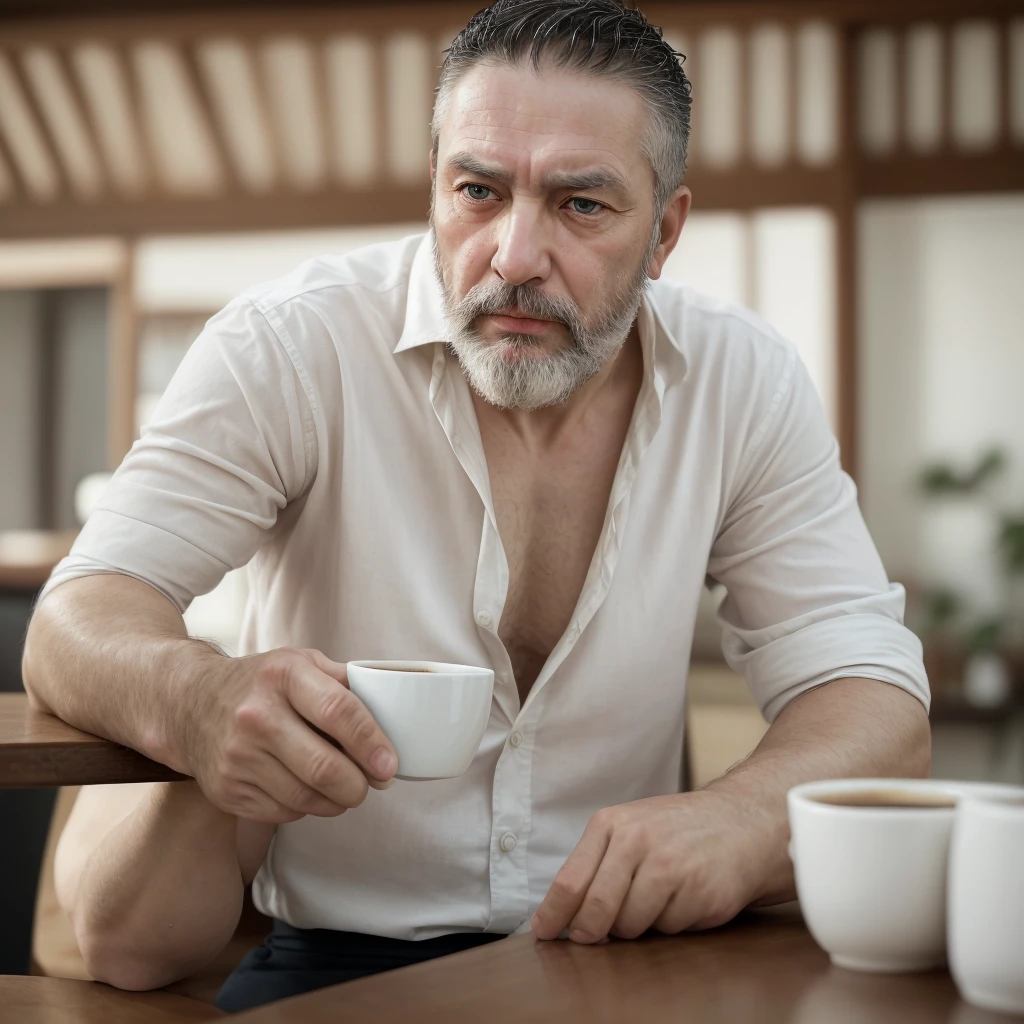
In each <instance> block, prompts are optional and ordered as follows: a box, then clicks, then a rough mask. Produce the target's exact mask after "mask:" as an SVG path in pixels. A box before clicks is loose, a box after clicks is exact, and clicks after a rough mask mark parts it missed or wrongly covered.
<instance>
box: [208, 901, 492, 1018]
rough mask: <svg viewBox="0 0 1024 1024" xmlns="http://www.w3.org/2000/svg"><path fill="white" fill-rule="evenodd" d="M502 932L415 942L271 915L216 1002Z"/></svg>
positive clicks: (285, 991)
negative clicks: (262, 936)
mask: <svg viewBox="0 0 1024 1024" xmlns="http://www.w3.org/2000/svg"><path fill="white" fill-rule="evenodd" d="M504 937H505V936H504V935H484V934H481V933H479V932H463V933H458V934H455V935H440V936H438V937H437V938H436V939H421V940H419V941H415V942H413V941H409V940H406V939H387V938H382V937H381V936H379V935H359V934H357V933H355V932H335V931H331V930H329V929H327V928H293V927H292V926H291V925H290V924H285V923H284V921H277V920H275V921H274V928H273V931H271V933H270V934H269V935H268V936H267V938H266V941H265V942H264V943H263V945H262V946H259V947H257V948H256V949H253V950H250V951H249V952H248V953H247V954H246V956H245V959H244V960H243V961H242V962H241V963H240V964H239V965H238V967H236V968H235V970H234V971H233V972H232V973H231V975H230V976H229V977H228V979H227V981H225V982H224V985H223V986H222V987H221V990H220V992H219V993H218V994H217V1000H216V1005H217V1007H218V1008H219V1009H221V1010H225V1011H227V1012H228V1013H237V1012H238V1011H240V1010H248V1009H251V1008H252V1007H254V1006H262V1005H263V1004H264V1003H272V1002H274V1000H276V999H285V998H287V997H288V996H296V995H299V994H300V993H302V992H312V991H313V990H314V989H318V988H325V987H326V986H328V985H337V984H339V983H340V982H343V981H354V980H355V979H356V978H365V977H366V976H367V975H370V974H379V973H381V972H382V971H392V970H394V969H395V968H396V967H407V966H408V965H409V964H418V963H422V962H423V961H424V960H433V959H434V958H435V957H438V956H446V955H447V954H448V953H458V952H460V951H462V950H464V949H472V948H473V947H475V946H483V945H486V944H487V943H488V942H494V941H495V940H496V939H503V938H504Z"/></svg>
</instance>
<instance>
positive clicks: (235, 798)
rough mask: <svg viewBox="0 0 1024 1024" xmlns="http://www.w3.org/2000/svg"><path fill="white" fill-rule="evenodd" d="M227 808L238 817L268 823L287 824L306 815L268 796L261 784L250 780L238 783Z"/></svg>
mask: <svg viewBox="0 0 1024 1024" xmlns="http://www.w3.org/2000/svg"><path fill="white" fill-rule="evenodd" d="M233 790H234V792H233V794H232V797H231V799H230V800H229V801H228V804H229V806H228V807H226V808H225V809H226V810H227V811H228V812H229V813H230V814H233V815H235V817H236V818H244V819H245V820H246V821H262V822H266V823H267V824H274V825H286V824H289V823H290V822H293V821H298V820H299V819H300V818H303V817H305V815H303V814H302V813H301V812H300V811H295V810H292V809H291V808H289V807H285V806H284V804H280V803H278V802H277V801H276V800H274V799H273V798H272V797H270V796H268V795H267V794H266V793H265V792H264V791H263V790H262V789H260V787H259V786H254V785H252V783H249V782H242V783H238V784H237V786H235V787H233Z"/></svg>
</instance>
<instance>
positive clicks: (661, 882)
mask: <svg viewBox="0 0 1024 1024" xmlns="http://www.w3.org/2000/svg"><path fill="white" fill-rule="evenodd" d="M676 888H677V884H676V880H675V879H674V878H673V877H672V876H671V875H669V874H668V873H667V872H662V871H660V870H656V869H653V868H652V867H651V865H650V862H649V861H644V862H643V863H642V864H641V865H640V866H639V868H637V872H636V875H635V877H634V878H633V884H632V885H631V886H630V887H629V892H628V893H627V894H626V898H625V899H624V900H623V901H622V906H621V907H620V908H619V913H618V915H617V916H616V918H615V923H614V924H613V925H612V929H611V931H612V934H613V935H617V936H618V937H619V938H621V939H635V938H637V936H639V935H643V933H644V932H645V931H647V929H648V928H650V927H651V925H653V924H654V922H655V921H656V920H657V919H658V918H659V917H660V916H661V914H662V913H664V910H665V908H666V907H667V906H668V903H669V900H671V899H672V897H673V896H674V895H675V892H676Z"/></svg>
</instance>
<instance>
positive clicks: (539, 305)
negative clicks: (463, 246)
mask: <svg viewBox="0 0 1024 1024" xmlns="http://www.w3.org/2000/svg"><path fill="white" fill-rule="evenodd" d="M457 314H458V319H459V320H460V321H461V322H462V323H464V324H467V325H468V324H470V323H472V322H473V321H474V320H475V319H476V318H477V317H479V316H489V315H506V316H507V315H513V316H523V317H529V318H531V319H534V320H554V321H556V322H557V323H561V324H565V325H566V326H569V327H571V326H573V325H575V324H578V323H579V322H580V310H579V307H578V306H577V305H576V303H574V302H573V301H572V300H571V299H564V298H560V297H559V296H557V295H548V294H547V293H546V292H542V291H541V290H540V289H539V288H537V287H535V286H534V285H529V284H519V285H511V284H508V283H507V282H504V281H501V282H498V283H496V284H492V285H477V286H476V287H474V288H471V289H470V290H469V292H467V293H466V296H465V298H463V299H462V301H461V302H459V304H458V307H457Z"/></svg>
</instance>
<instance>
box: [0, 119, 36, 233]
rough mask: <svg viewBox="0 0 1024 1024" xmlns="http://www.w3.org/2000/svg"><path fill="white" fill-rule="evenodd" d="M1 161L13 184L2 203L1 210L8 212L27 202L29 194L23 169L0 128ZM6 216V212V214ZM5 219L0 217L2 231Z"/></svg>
mask: <svg viewBox="0 0 1024 1024" xmlns="http://www.w3.org/2000/svg"><path fill="white" fill-rule="evenodd" d="M0 161H2V162H3V165H4V170H5V171H7V177H8V178H9V179H10V183H11V194H10V196H9V197H8V198H7V199H6V200H5V201H4V202H3V203H0V210H2V211H6V209H7V207H9V206H10V205H11V204H13V203H18V202H25V200H26V199H27V197H28V195H29V192H28V186H27V185H26V184H25V179H24V177H22V174H21V168H20V167H19V166H18V162H17V161H16V160H15V159H14V155H13V154H12V152H11V148H10V145H9V144H8V142H7V137H6V136H5V135H4V132H3V129H2V128H0ZM4 216H6V212H4ZM3 221H4V217H3V216H0V230H2V229H3Z"/></svg>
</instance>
